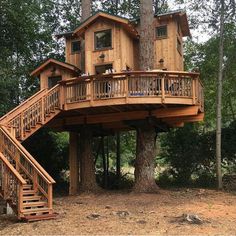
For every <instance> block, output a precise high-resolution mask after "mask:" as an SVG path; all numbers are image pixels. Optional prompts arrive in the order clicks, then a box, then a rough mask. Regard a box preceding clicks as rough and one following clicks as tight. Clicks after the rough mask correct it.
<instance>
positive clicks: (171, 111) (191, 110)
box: [151, 106, 199, 118]
mask: <svg viewBox="0 0 236 236" xmlns="http://www.w3.org/2000/svg"><path fill="white" fill-rule="evenodd" d="M198 109H199V107H198V106H188V107H175V108H163V109H158V110H155V111H152V112H151V114H152V116H155V117H156V118H166V117H178V116H193V115H197V114H198Z"/></svg>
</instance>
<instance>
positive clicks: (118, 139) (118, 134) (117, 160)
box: [116, 132, 120, 185]
mask: <svg viewBox="0 0 236 236" xmlns="http://www.w3.org/2000/svg"><path fill="white" fill-rule="evenodd" d="M116 177H117V182H118V185H119V184H120V132H118V133H117V134H116Z"/></svg>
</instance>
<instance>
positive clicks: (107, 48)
mask: <svg viewBox="0 0 236 236" xmlns="http://www.w3.org/2000/svg"><path fill="white" fill-rule="evenodd" d="M104 31H110V32H111V46H109V47H103V48H97V47H96V45H97V38H96V34H97V33H100V32H104ZM93 40H94V51H103V50H110V49H112V43H113V40H112V29H111V28H108V29H102V30H98V31H94V33H93Z"/></svg>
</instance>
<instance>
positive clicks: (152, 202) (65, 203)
mask: <svg viewBox="0 0 236 236" xmlns="http://www.w3.org/2000/svg"><path fill="white" fill-rule="evenodd" d="M54 208H55V211H56V212H57V213H59V215H58V218H57V219H55V220H50V221H41V222H33V223H20V222H17V220H16V219H15V218H14V217H9V216H0V235H76V234H77V235H78V234H83V235H85V234H87V235H88V234H89V235H94V234H103V235H104V234H106V235H117V234H123V235H129V234H131V235H134V234H136V235H141V234H142V235H144V234H145V235H147V234H148V235H149V234H155V235H173V234H177V235H180V234H181V235H183V234H184V235H196V234H200V235H203V234H204V235H216V234H224V235H226V234H227V235H229V234H230V235H236V195H235V194H233V193H225V192H217V191H213V190H203V189H178V190H173V189H172V190H160V193H159V194H134V193H125V192H106V193H104V194H99V195H91V194H90V195H85V194H84V195H81V196H76V197H58V198H55V203H54ZM183 214H194V215H197V216H198V217H199V218H200V219H201V220H202V224H192V223H189V222H188V221H186V222H185V221H184V220H182V218H183V217H182V215H183Z"/></svg>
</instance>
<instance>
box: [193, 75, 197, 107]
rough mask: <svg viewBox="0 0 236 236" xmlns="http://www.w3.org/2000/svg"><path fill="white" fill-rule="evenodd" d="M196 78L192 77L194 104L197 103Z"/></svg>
mask: <svg viewBox="0 0 236 236" xmlns="http://www.w3.org/2000/svg"><path fill="white" fill-rule="evenodd" d="M196 82H197V81H196V79H195V78H193V79H192V93H193V94H192V95H193V104H196Z"/></svg>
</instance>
